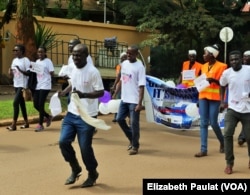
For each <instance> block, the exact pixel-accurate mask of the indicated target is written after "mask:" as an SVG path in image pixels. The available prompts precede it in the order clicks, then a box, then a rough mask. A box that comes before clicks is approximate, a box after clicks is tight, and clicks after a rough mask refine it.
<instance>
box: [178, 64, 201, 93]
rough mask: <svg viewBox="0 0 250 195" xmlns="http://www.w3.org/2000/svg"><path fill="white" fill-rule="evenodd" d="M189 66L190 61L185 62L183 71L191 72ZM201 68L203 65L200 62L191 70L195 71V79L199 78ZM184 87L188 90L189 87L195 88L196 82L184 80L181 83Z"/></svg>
mask: <svg viewBox="0 0 250 195" xmlns="http://www.w3.org/2000/svg"><path fill="white" fill-rule="evenodd" d="M189 64H190V61H189V60H188V61H185V62H183V64H182V71H184V70H190V69H189ZM201 66H202V64H200V63H199V62H195V63H194V64H193V66H192V68H191V70H195V77H198V76H199V73H200V70H201ZM181 83H182V84H183V85H185V86H186V87H187V88H188V87H193V86H194V81H193V80H182V82H181Z"/></svg>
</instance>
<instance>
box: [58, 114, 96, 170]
mask: <svg viewBox="0 0 250 195" xmlns="http://www.w3.org/2000/svg"><path fill="white" fill-rule="evenodd" d="M94 130H95V127H92V126H90V125H88V124H87V123H86V122H84V121H83V120H82V119H81V117H80V116H77V115H74V114H72V113H70V112H68V113H67V114H66V116H65V117H64V119H63V122H62V128H61V134H60V139H59V147H60V149H61V153H62V155H63V157H64V159H65V161H66V162H76V160H77V158H76V153H75V150H74V148H73V147H72V142H73V141H74V140H75V137H76V136H77V139H78V144H79V146H80V151H81V156H82V161H83V162H84V164H85V166H86V169H87V170H88V171H94V170H96V167H97V166H98V163H97V161H96V158H95V155H94V151H93V148H92V137H93V133H94Z"/></svg>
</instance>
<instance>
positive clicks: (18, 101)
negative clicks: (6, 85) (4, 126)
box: [13, 87, 28, 121]
mask: <svg viewBox="0 0 250 195" xmlns="http://www.w3.org/2000/svg"><path fill="white" fill-rule="evenodd" d="M22 90H23V88H22V87H15V97H14V101H13V108H14V116H13V120H14V121H17V118H18V115H19V106H20V108H21V112H22V115H23V118H24V120H25V121H27V120H28V115H27V110H26V105H25V100H24V98H23V92H22Z"/></svg>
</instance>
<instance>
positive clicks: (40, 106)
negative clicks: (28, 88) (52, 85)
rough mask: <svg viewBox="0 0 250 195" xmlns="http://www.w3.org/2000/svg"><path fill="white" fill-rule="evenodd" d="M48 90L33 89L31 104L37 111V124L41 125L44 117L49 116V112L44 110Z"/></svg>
mask: <svg viewBox="0 0 250 195" xmlns="http://www.w3.org/2000/svg"><path fill="white" fill-rule="evenodd" d="M49 92H50V90H45V89H40V90H35V92H34V97H33V104H34V107H35V109H36V110H37V111H38V112H39V124H40V125H43V121H44V117H46V118H49V114H48V113H47V112H46V111H45V109H44V107H45V102H46V99H47V96H48V94H49Z"/></svg>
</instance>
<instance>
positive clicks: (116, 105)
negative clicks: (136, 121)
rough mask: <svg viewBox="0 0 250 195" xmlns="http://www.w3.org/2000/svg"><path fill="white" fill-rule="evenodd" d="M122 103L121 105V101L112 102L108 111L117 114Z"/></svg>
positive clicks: (109, 103)
mask: <svg viewBox="0 0 250 195" xmlns="http://www.w3.org/2000/svg"><path fill="white" fill-rule="evenodd" d="M120 103H121V100H120V99H116V100H110V101H109V102H108V111H109V112H111V113H117V112H118V109H119V105H120Z"/></svg>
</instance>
